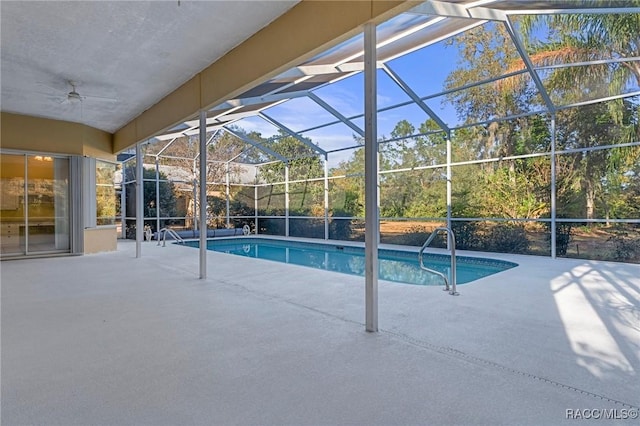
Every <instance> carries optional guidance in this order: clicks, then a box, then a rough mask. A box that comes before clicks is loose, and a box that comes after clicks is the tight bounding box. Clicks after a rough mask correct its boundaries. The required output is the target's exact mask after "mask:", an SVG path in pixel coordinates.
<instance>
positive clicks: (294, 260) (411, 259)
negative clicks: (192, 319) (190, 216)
mask: <svg viewBox="0 0 640 426" xmlns="http://www.w3.org/2000/svg"><path fill="white" fill-rule="evenodd" d="M186 245H188V246H190V247H199V246H200V245H199V242H198V241H188V242H186ZM207 250H212V251H217V252H221V253H227V254H232V255H237V256H245V257H253V258H258V259H265V260H271V261H275V262H282V263H291V264H294V265H300V266H307V267H310V268H316V269H323V270H327V271H334V272H341V273H344V274H350V275H360V276H364V263H365V260H364V248H363V247H354V246H350V245H340V244H335V243H334V244H326V243H308V242H298V241H284V240H275V239H266V238H250V237H249V238H248V237H241V238H225V239H218V240H209V241H207ZM378 259H379V266H380V275H379V277H380V279H383V280H388V281H394V282H399V283H403V284H415V285H442V284H443V282H442V278H441V277H439V276H437V275H435V274H432V273H429V272H427V271H423V270H421V269H420V266H419V265H418V253H417V252H410V251H403V250H387V249H380V250H379V254H378ZM456 260H457V267H456V275H457V282H458V284H465V283H468V282H471V281H474V280H477V279H478V278H482V277H486V276H488V275H492V274H496V273H498V272H502V271H505V270H507V269H510V268H513V267H515V266H518V264H516V263H513V262H507V261H502V260H495V259H486V258H476V257H467V256H457V258H456ZM424 261H425V266H427V267H429V268H431V269H435V270H436V271H439V272H442V273H443V274H445V275H447V276H448V275H449V270H450V268H451V258H450V256H447V255H442V254H429V253H425V255H424Z"/></svg>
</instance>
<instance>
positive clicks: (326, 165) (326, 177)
mask: <svg viewBox="0 0 640 426" xmlns="http://www.w3.org/2000/svg"><path fill="white" fill-rule="evenodd" d="M324 239H325V240H328V239H329V154H324Z"/></svg>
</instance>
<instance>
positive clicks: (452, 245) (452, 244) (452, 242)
mask: <svg viewBox="0 0 640 426" xmlns="http://www.w3.org/2000/svg"><path fill="white" fill-rule="evenodd" d="M440 231H445V232H446V233H447V245H448V246H449V250H451V271H450V273H451V287H449V279H447V276H446V275H445V274H443V273H442V272H438V271H435V270H433V269H430V268H427V267H426V266H424V263H423V259H422V258H423V254H424V250H425V249H426V248H427V247H428V246H429V244H431V241H433V239H434V238H435V237H436V235H437V234H438V232H440ZM418 260H419V261H420V269H423V270H425V271H428V272H431V273H433V274H436V275H439V276H441V277H442V279H443V280H444V290H445V291H448V292H449V294H450V295H452V296H459V295H460V293H458V292H457V291H456V236H455V235H454V233H453V231H452V230H451V228H449V227H446V226H439V227H437V228H436V229H434V230H433V232H432V233H431V235H430V236H429V238H428V239H427V241H425V243H424V244H423V245H422V248H420V253H419V254H418Z"/></svg>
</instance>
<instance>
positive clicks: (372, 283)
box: [364, 23, 380, 332]
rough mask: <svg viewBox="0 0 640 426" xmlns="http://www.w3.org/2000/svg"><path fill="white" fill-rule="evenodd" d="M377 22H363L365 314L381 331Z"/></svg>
mask: <svg viewBox="0 0 640 426" xmlns="http://www.w3.org/2000/svg"><path fill="white" fill-rule="evenodd" d="M376 72H377V67H376V26H375V24H373V23H368V24H366V25H365V26H364V133H365V138H364V152H365V154H364V194H365V195H364V200H365V213H364V221H365V234H364V235H365V238H364V244H365V249H364V250H365V317H366V330H367V331H369V332H377V331H378V241H379V238H380V227H379V202H378V136H377V127H378V126H377V115H376V110H377V102H376V95H377V83H376Z"/></svg>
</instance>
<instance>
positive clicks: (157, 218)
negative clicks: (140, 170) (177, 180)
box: [156, 155, 160, 236]
mask: <svg viewBox="0 0 640 426" xmlns="http://www.w3.org/2000/svg"><path fill="white" fill-rule="evenodd" d="M156 232H158V236H159V235H160V234H159V233H160V164H158V156H157V155H156Z"/></svg>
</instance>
